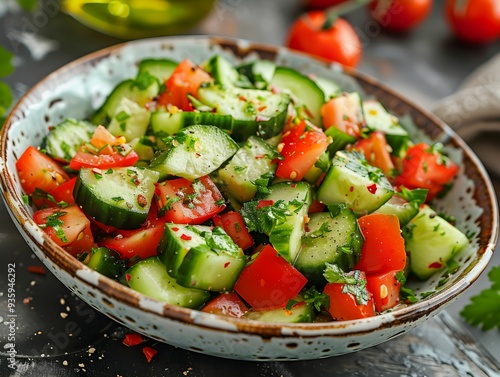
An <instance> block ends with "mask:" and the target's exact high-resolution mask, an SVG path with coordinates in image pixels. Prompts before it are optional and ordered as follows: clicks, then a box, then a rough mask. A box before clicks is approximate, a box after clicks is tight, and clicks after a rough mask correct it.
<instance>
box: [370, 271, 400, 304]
mask: <svg viewBox="0 0 500 377" xmlns="http://www.w3.org/2000/svg"><path fill="white" fill-rule="evenodd" d="M398 272H399V271H389V272H385V273H382V274H377V275H367V276H366V288H367V289H368V291H369V292H370V293H371V294H372V296H373V301H374V303H375V309H376V310H377V312H379V313H380V312H383V311H384V310H386V309H390V308H392V307H394V306H396V305H397V304H398V303H399V291H400V289H401V283H400V282H399V281H398V280H397V279H396V275H397V274H398Z"/></svg>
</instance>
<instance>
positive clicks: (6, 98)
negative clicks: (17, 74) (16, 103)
mask: <svg viewBox="0 0 500 377" xmlns="http://www.w3.org/2000/svg"><path fill="white" fill-rule="evenodd" d="M13 99H14V98H13V97H12V93H11V92H10V88H9V86H8V85H7V84H6V83H4V82H2V81H0V116H4V115H5V113H6V112H7V110H9V107H10V105H11V104H12V100H13ZM1 124H2V125H3V122H2V123H1Z"/></svg>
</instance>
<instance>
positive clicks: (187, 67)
mask: <svg viewBox="0 0 500 377" xmlns="http://www.w3.org/2000/svg"><path fill="white" fill-rule="evenodd" d="M212 81H213V79H212V77H211V76H210V75H209V74H208V73H207V72H205V71H204V70H203V69H201V68H200V67H198V66H196V65H195V64H193V63H192V62H191V61H189V60H187V59H185V60H183V61H182V62H181V63H180V64H179V65H178V66H177V67H176V68H175V70H174V71H173V72H172V75H171V76H170V77H169V78H168V80H167V81H166V83H165V86H166V90H165V92H163V93H162V94H161V95H160V97H159V98H158V104H159V105H161V106H166V105H174V106H177V107H178V108H180V109H182V110H184V111H190V110H192V109H193V107H192V106H191V102H190V101H189V98H188V94H190V95H192V96H193V97H195V98H197V96H198V88H199V87H200V85H201V84H203V83H209V82H212Z"/></svg>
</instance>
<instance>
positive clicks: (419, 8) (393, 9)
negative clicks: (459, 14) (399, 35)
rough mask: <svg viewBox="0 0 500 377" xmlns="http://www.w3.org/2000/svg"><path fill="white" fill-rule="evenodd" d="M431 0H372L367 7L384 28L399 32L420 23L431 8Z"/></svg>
mask: <svg viewBox="0 0 500 377" xmlns="http://www.w3.org/2000/svg"><path fill="white" fill-rule="evenodd" d="M432 3H433V1H432V0H374V1H372V2H370V3H369V5H368V9H369V10H370V13H371V15H372V17H373V18H374V19H375V20H377V21H378V22H379V24H380V26H382V27H383V28H384V29H386V30H390V31H394V32H401V31H408V30H410V29H413V28H415V27H416V26H418V25H419V24H420V23H422V22H423V21H424V20H425V19H426V18H427V16H428V15H429V13H430V11H431V9H432Z"/></svg>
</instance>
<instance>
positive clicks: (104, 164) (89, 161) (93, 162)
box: [69, 150, 139, 170]
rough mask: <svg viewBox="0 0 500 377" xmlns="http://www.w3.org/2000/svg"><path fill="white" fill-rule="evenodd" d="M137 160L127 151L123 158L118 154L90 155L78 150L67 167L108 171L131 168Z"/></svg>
mask: <svg viewBox="0 0 500 377" xmlns="http://www.w3.org/2000/svg"><path fill="white" fill-rule="evenodd" d="M138 160H139V156H138V154H137V153H136V152H135V151H133V150H131V151H128V152H127V154H126V155H125V156H123V155H121V154H120V153H118V152H117V153H114V154H92V153H87V152H84V151H82V150H79V151H78V152H76V155H75V156H74V157H73V158H72V159H71V161H70V163H69V167H70V168H71V169H73V170H79V169H81V168H98V169H110V168H118V167H127V166H133V165H134V164H135V163H136V162H137V161H138Z"/></svg>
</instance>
